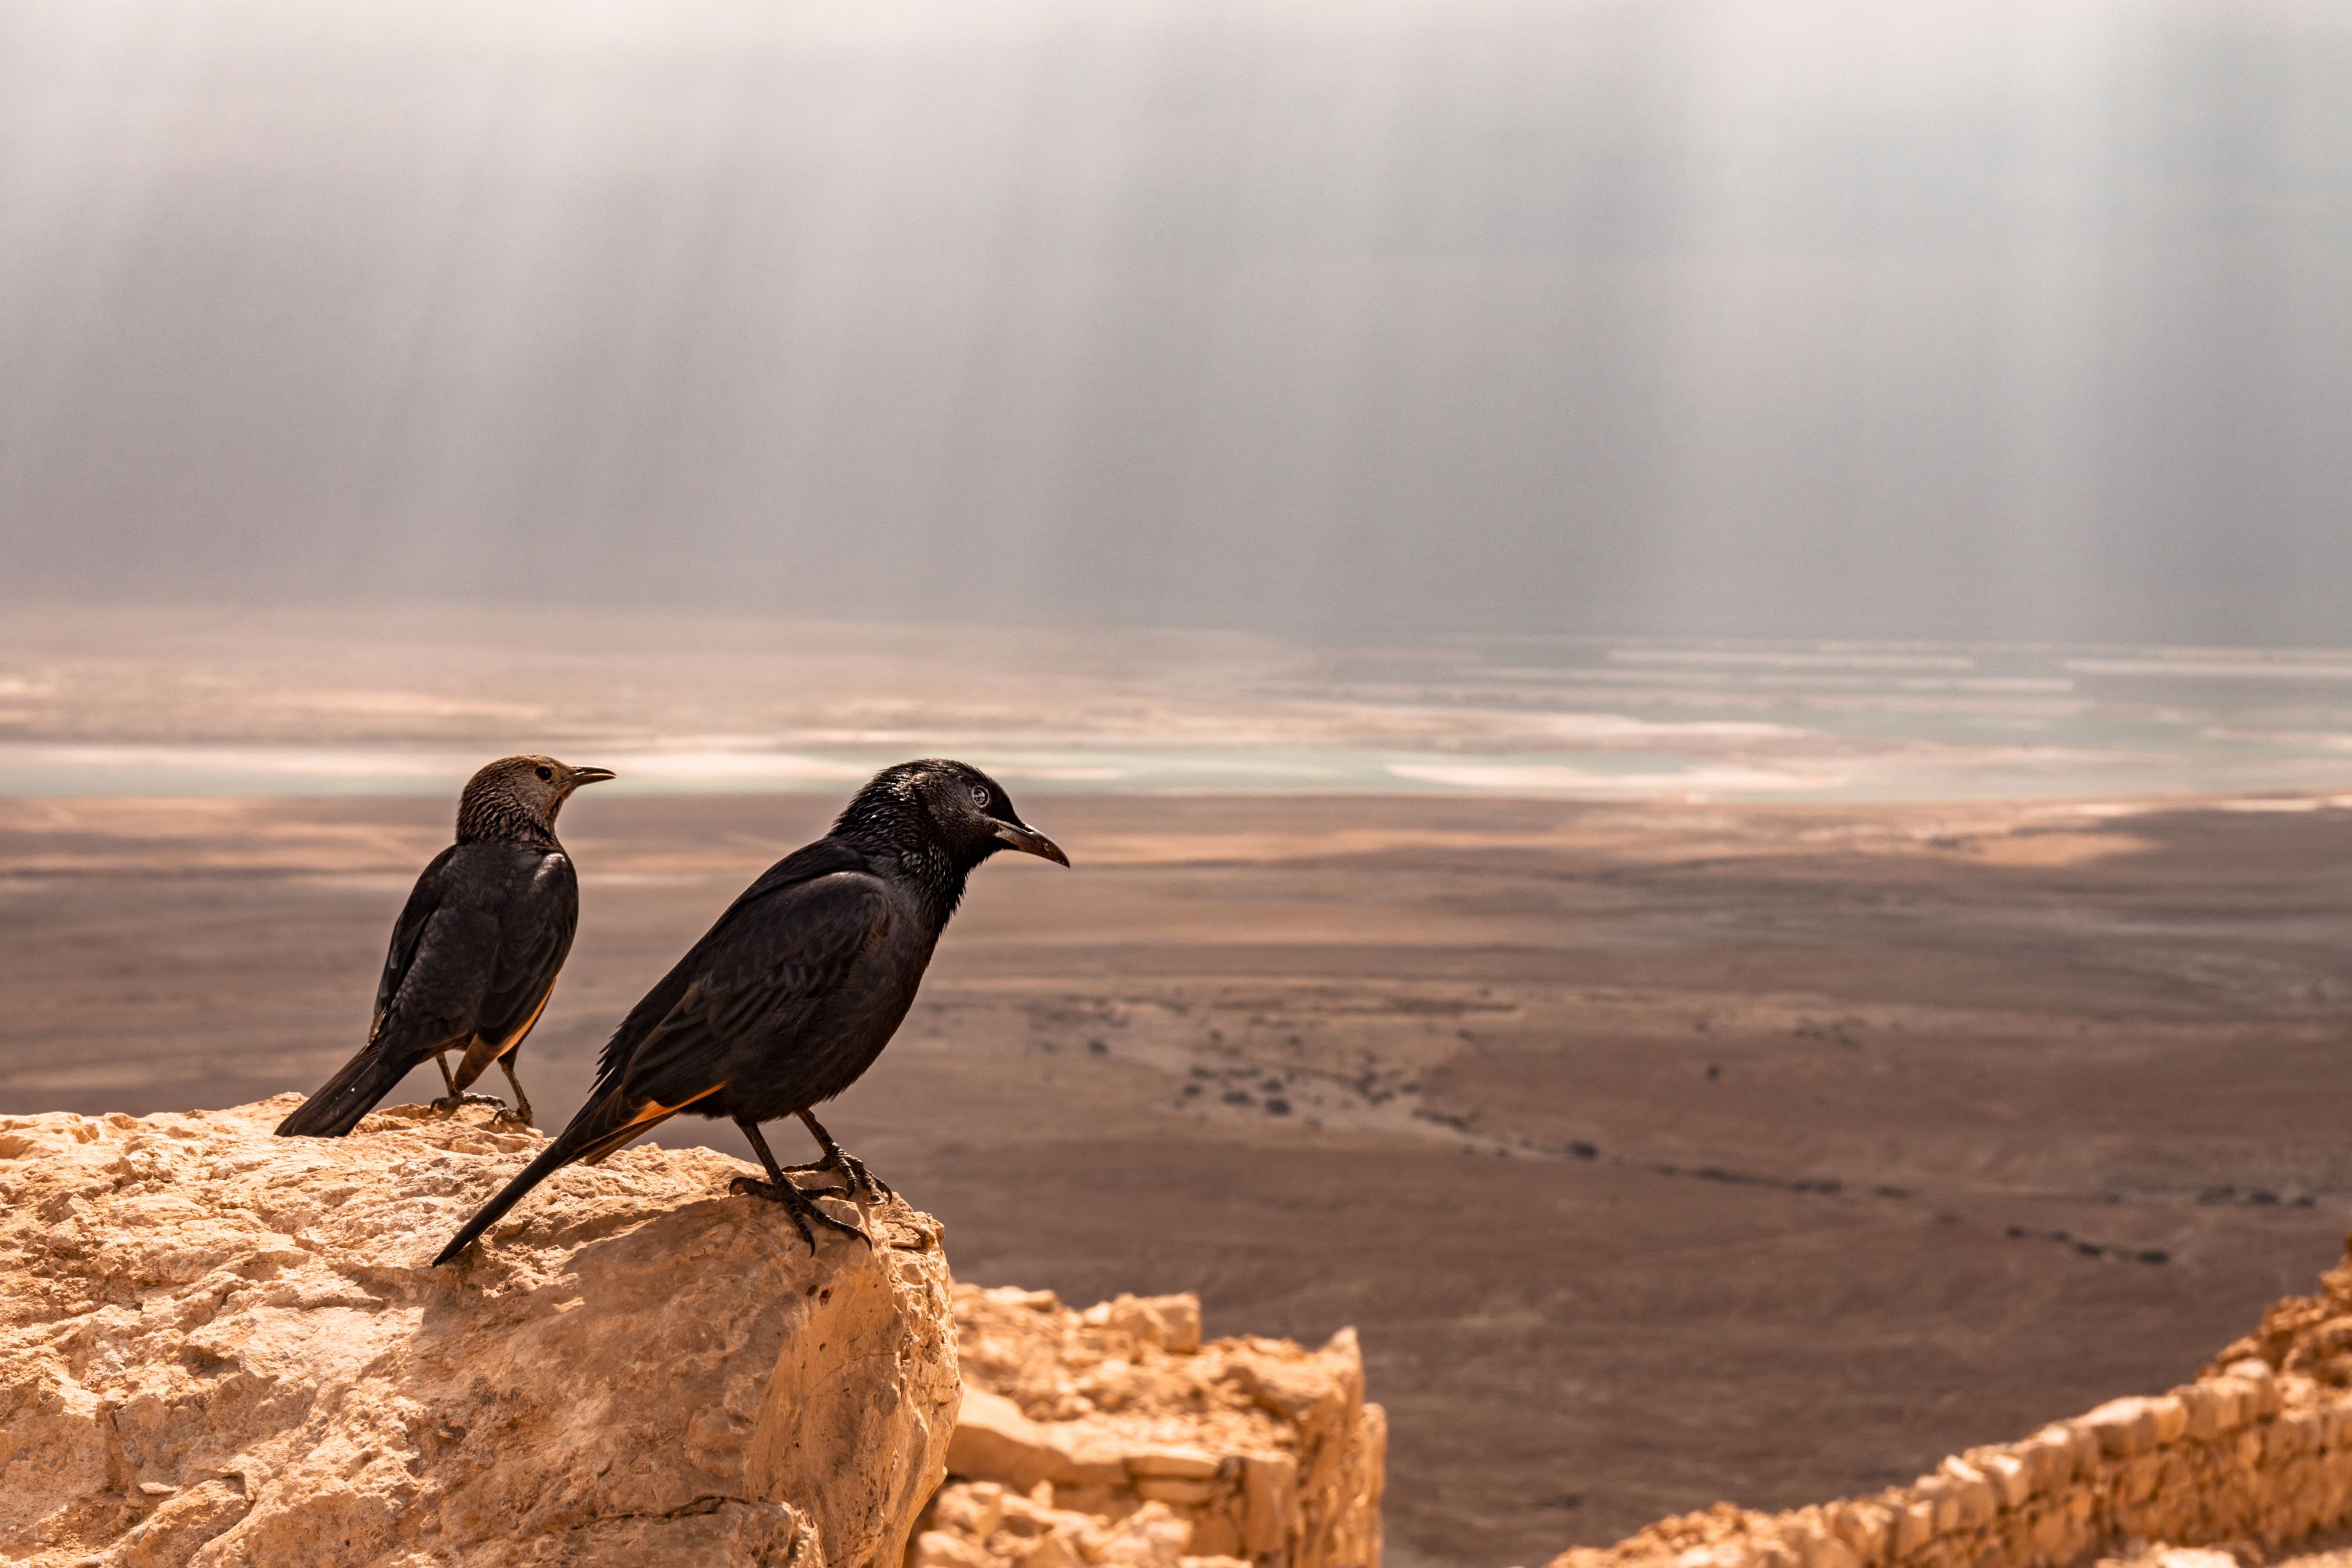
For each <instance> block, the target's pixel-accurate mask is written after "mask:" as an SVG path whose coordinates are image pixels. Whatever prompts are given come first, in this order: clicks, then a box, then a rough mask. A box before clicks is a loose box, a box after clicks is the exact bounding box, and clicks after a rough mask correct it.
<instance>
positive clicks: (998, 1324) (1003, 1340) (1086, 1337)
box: [908, 1286, 1387, 1568]
mask: <svg viewBox="0 0 2352 1568" xmlns="http://www.w3.org/2000/svg"><path fill="white" fill-rule="evenodd" d="M955 1312H956V1327H957V1332H958V1336H959V1342H960V1356H961V1363H962V1367H963V1375H964V1380H965V1393H964V1402H963V1406H962V1411H961V1415H960V1417H959V1419H958V1421H957V1425H956V1433H955V1440H954V1443H953V1445H952V1446H951V1447H950V1449H949V1453H948V1470H949V1473H950V1477H951V1479H950V1482H949V1484H948V1485H947V1487H945V1488H944V1489H942V1490H941V1491H940V1495H939V1497H938V1498H937V1499H936V1500H934V1501H933V1503H932V1505H931V1507H930V1509H929V1511H928V1513H927V1514H926V1516H925V1519H924V1523H923V1533H921V1534H920V1535H919V1537H918V1539H917V1541H916V1543H915V1546H914V1548H913V1550H912V1551H911V1552H909V1554H908V1564H909V1568H1007V1565H1011V1564H1020V1565H1022V1568H1088V1565H1103V1564H1116V1565H1125V1568H1219V1564H1231V1563H1235V1562H1237V1561H1238V1562H1243V1563H1256V1564H1260V1565H1261V1568H1275V1565H1280V1568H1376V1565H1377V1564H1378V1563H1379V1562H1380V1552H1381V1533H1380V1500H1381V1475H1382V1465H1383V1461H1384V1457H1385V1450H1386V1446H1387V1428H1386V1422H1385V1417H1384V1416H1383V1415H1382V1413H1381V1407H1380V1406H1379V1405H1367V1404H1365V1403H1364V1370H1363V1360H1362V1357H1361V1356H1360V1354H1359V1353H1358V1352H1357V1349H1356V1340H1355V1335H1354V1334H1353V1332H1351V1331H1344V1330H1343V1331H1341V1332H1340V1333H1339V1334H1338V1335H1336V1336H1334V1337H1333V1338H1332V1340H1331V1342H1329V1343H1328V1344H1326V1345H1325V1346H1323V1347H1322V1348H1321V1349H1320V1350H1315V1351H1309V1350H1305V1349H1302V1348H1301V1347H1299V1346H1297V1345H1295V1344H1291V1343H1289V1342H1286V1341H1281V1340H1267V1339H1233V1340H1219V1341H1217V1342H1213V1343H1211V1344H1207V1345H1203V1344H1202V1342H1201V1307H1200V1302H1199V1300H1198V1299H1197V1298H1194V1297H1191V1296H1163V1297H1154V1298H1141V1299H1139V1298H1137V1297H1132V1296H1122V1297H1120V1298H1119V1299H1118V1300H1116V1301H1108V1302H1104V1303H1102V1304H1100V1305H1098V1306H1096V1307H1092V1308H1089V1309H1088V1310H1086V1311H1085V1312H1082V1313H1081V1312H1076V1311H1072V1310H1069V1309H1068V1308H1066V1307H1065V1306H1063V1305H1062V1303H1061V1302H1060V1301H1059V1300H1057V1299H1056V1298H1055V1296H1054V1295H1053V1293H1052V1292H1050V1291H1031V1290H1018V1289H998V1290H981V1289H973V1288H971V1287H969V1286H959V1287H957V1289H956V1297H955Z"/></svg>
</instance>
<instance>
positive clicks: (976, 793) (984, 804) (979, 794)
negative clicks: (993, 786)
mask: <svg viewBox="0 0 2352 1568" xmlns="http://www.w3.org/2000/svg"><path fill="white" fill-rule="evenodd" d="M971 798H972V802H973V804H974V805H978V806H979V807H980V808H981V809H982V811H986V810H987V809H988V786H987V785H986V784H974V785H972V786H971Z"/></svg>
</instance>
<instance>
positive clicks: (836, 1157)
mask: <svg viewBox="0 0 2352 1568" xmlns="http://www.w3.org/2000/svg"><path fill="white" fill-rule="evenodd" d="M800 1118H801V1122H802V1124H803V1126H805V1127H806V1128H807V1129H808V1130H809V1135H810V1136H811V1137H813V1138H814V1139H815V1140H816V1142H817V1147H819V1148H821V1149H823V1150H824V1159H822V1160H812V1161H810V1162H809V1163H807V1164H805V1165H787V1166H785V1167H784V1169H786V1170H788V1171H838V1172H839V1173H841V1179H842V1180H843V1181H845V1182H846V1183H848V1185H847V1186H846V1187H844V1188H843V1189H842V1190H843V1191H844V1192H845V1193H848V1194H852V1195H853V1196H854V1195H855V1194H859V1193H863V1194H866V1196H867V1197H869V1198H875V1199H881V1198H894V1197H897V1196H898V1194H896V1193H894V1192H892V1191H891V1190H890V1184H889V1183H887V1182H886V1181H884V1180H883V1179H882V1178H881V1177H879V1176H877V1175H876V1174H875V1173H873V1172H871V1171H869V1170H867V1169H866V1162H865V1161H863V1160H861V1159H859V1158H858V1157H857V1156H856V1155H855V1154H852V1153H851V1152H849V1151H848V1150H846V1149H844V1148H843V1147H842V1146H841V1145H840V1144H838V1143H836V1142H834V1141H833V1134H832V1133H830V1132H827V1131H825V1130H824V1125H823V1124H822V1123H820V1122H819V1121H817V1119H816V1118H815V1116H814V1115H812V1114H811V1113H810V1112H808V1111H805V1110H803V1111H802V1112H801V1113H800Z"/></svg>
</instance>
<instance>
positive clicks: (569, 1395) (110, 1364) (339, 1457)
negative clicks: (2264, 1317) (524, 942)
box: [0, 1096, 957, 1568]
mask: <svg viewBox="0 0 2352 1568" xmlns="http://www.w3.org/2000/svg"><path fill="white" fill-rule="evenodd" d="M295 1103H297V1100H296V1099H295V1097H293V1096H281V1097H279V1098H278V1099H277V1100H265V1101H263V1102H261V1103H260V1104H257V1105H250V1106H243V1107H239V1108H236V1109H234V1110H216V1111H205V1112H193V1113H188V1114H182V1115H160V1116H152V1117H145V1118H140V1119H132V1118H131V1117H127V1116H107V1117H102V1118H88V1117H81V1116H74V1115H62V1114H61V1115H49V1116H33V1117H12V1118H0V1562H6V1563H25V1564H35V1565H40V1568H51V1565H62V1564H67V1563H76V1564H80V1563H89V1564H109V1565H112V1564H121V1565H123V1568H231V1565H236V1564H256V1565H267V1568H288V1565H294V1564H301V1565H304V1568H345V1565H350V1568H359V1565H362V1564H365V1565H369V1568H460V1565H463V1568H494V1565H497V1568H503V1565H508V1564H524V1563H543V1564H557V1563H562V1564H601V1563H614V1564H623V1563H625V1564H630V1565H632V1568H664V1565H667V1564H679V1565H681V1568H682V1565H685V1564H693V1565H695V1568H715V1565H721V1564H736V1563H745V1564H749V1563H778V1564H782V1563H793V1564H795V1565H796V1568H823V1565H824V1564H826V1563H830V1564H832V1565H834V1568H865V1565H870V1564H896V1563H898V1561H899V1559H900V1556H901V1553H902V1552H903V1551H904V1548H905V1543H906V1541H907V1538H908V1531H909V1528H910V1526H911V1524H912V1523H913V1521H914V1520H915V1517H916V1515H917V1513H918V1511H919V1510H920V1509H921V1508H922V1507H923V1505H924V1503H925V1502H926V1500H928V1499H929V1497H930V1495H931V1493H932V1491H933V1489H934V1488H935V1486H936V1485H937V1483H938V1481H939V1479H940V1475H941V1474H942V1468H943V1465H944V1461H945V1458H946V1452H947V1447H948V1440H949V1436H950V1428H951V1425H952V1419H953V1415H954V1413H955V1409H956V1405H957V1381H956V1367H955V1351H954V1343H953V1332H952V1320H951V1318H950V1299H949V1284H948V1277H947V1266H946V1263H945V1260H944V1258H942V1256H941V1254H940V1247H939V1231H938V1227H937V1226H936V1225H935V1224H934V1223H933V1222H932V1221H931V1220H929V1218H928V1217H927V1216H925V1215H920V1214H918V1213H916V1212H915V1211H913V1210H911V1209H908V1208H906V1207H905V1206H903V1205H896V1204H894V1205H888V1206H887V1207H877V1208H874V1209H871V1210H869V1211H868V1213H867V1216H866V1218H867V1224H868V1225H869V1226H870V1227H871V1228H872V1229H873V1231H874V1234H875V1237H876V1239H877V1242H879V1243H881V1244H882V1245H880V1246H879V1247H877V1248H876V1249H875V1250H873V1251H872V1252H869V1251H868V1250H867V1249H866V1247H864V1246H862V1245H860V1244H858V1243H856V1242H855V1241H851V1240H848V1239H847V1238H834V1237H827V1238H825V1239H824V1240H822V1241H821V1242H820V1249H819V1251H818V1253H817V1255H816V1256H815V1257H814V1258H812V1257H811V1256H810V1254H809V1252H808V1250H807V1249H806V1248H805V1247H803V1245H802V1243H801V1240H800V1238H799V1237H798V1236H797V1235H796V1234H795V1233H794V1232H793V1228H792V1226H790V1225H789V1224H788V1223H787V1222H786V1221H785V1219H784V1216H783V1215H782V1214H781V1213H779V1212H778V1211H776V1210H775V1209H773V1208H772V1207H771V1206H769V1205H764V1204H761V1203H759V1202H757V1201H756V1200H751V1199H746V1198H741V1197H733V1196H730V1195H729V1194H728V1193H727V1191H726V1187H727V1182H728V1180H729V1178H730V1177H731V1176H733V1175H736V1174H739V1173H743V1172H745V1171H746V1170H748V1169H749V1167H747V1166H745V1165H743V1164H742V1163H740V1162H737V1161H734V1160H730V1159H729V1158H727V1157H726V1156H724V1155H721V1154H718V1153H715V1152H709V1151H702V1150H693V1151H672V1150H664V1149H657V1148H652V1147H646V1146H640V1147H637V1148H633V1149H629V1150H625V1151H623V1152H620V1153H618V1154H615V1155H614V1157H613V1158H612V1159H611V1160H609V1161H607V1162H606V1163H604V1165H601V1166H597V1167H593V1168H583V1167H573V1168H572V1169H569V1170H566V1171H563V1172H560V1173H557V1174H556V1175H555V1176H553V1177H552V1178H551V1179H550V1180H549V1181H548V1182H547V1183H545V1184H543V1185H542V1186H541V1188H540V1189H539V1190H538V1191H537V1192H535V1193H534V1194H532V1195H531V1196H530V1198H529V1199H528V1200H526V1202H525V1203H524V1204H523V1205H521V1206H520V1208H519V1209H517V1210H516V1212H515V1214H514V1215H511V1216H509V1219H508V1220H507V1221H506V1222H504V1223H503V1224H501V1225H500V1226H498V1227H497V1228H496V1229H495V1230H494V1231H492V1233H491V1234H490V1236H489V1237H487V1238H485V1242H484V1244H483V1246H482V1247H478V1248H477V1249H476V1250H475V1251H474V1252H472V1253H470V1254H469V1255H468V1256H467V1258H464V1259H461V1260H460V1261H459V1262H458V1263H457V1264H456V1265H453V1266H451V1267H449V1268H442V1269H434V1268H429V1267H428V1264H429V1262H430V1260H431V1258H432V1257H433V1255H434V1253H435V1251H436V1250H437V1248H438V1247H440V1245H441V1243H442V1241H443V1240H444V1239H446V1237H447V1236H448V1234H449V1233H450V1231H451V1230H453V1229H454V1228H455V1227H456V1226H457V1224H458V1223H459V1222H460V1221H461V1220H462V1219H463V1218H464V1217H465V1216H466V1215H467V1214H468V1213H470V1212H471V1211H472V1210H473V1208H474V1207H475V1206H476V1205H478V1203H479V1202H480V1201H481V1200H482V1199H483V1198H485V1197H487V1196H488V1194H490V1193H491V1192H492V1191H494V1190H495V1189H496V1188H497V1187H498V1186H499V1184H501V1183H503V1182H504V1181H505V1179H506V1178H507V1177H508V1176H509V1175H510V1174H511V1173H513V1172H515V1171H516V1170H518V1169H520V1167H521V1165H522V1164H523V1163H525V1161H526V1160H527V1158H528V1157H529V1155H530V1152H532V1151H533V1150H535V1149H536V1148H537V1147H538V1146H539V1143H540V1142H541V1140H540V1138H539V1137H538V1135H537V1134H535V1133H530V1132H520V1131H502V1130H499V1129H495V1128H493V1127H491V1126H490V1125H489V1124H488V1121H487V1120H486V1118H485V1117H484V1115H483V1113H481V1112H480V1111H478V1110H467V1111H466V1112H463V1113H461V1115H460V1116H459V1117H457V1119H454V1120H452V1121H436V1120H433V1119H431V1118H429V1117H428V1116H427V1115H426V1114H425V1113H424V1112H422V1111H421V1110H418V1109H417V1108H415V1107H403V1108H395V1109H394V1110H388V1111H383V1112H379V1113H378V1114H376V1115H374V1116H372V1117H370V1118H369V1119H368V1121H365V1122H363V1123H362V1126H361V1129H360V1131H358V1132H356V1133H354V1134H353V1135H352V1137H350V1138H348V1139H340V1140H317V1139H279V1138H273V1137H271V1136H270V1135H269V1134H270V1129H271V1128H272V1127H273V1126H274V1125H275V1124H276V1123H277V1122H278V1120H279V1119H280V1118H281V1117H282V1116H283V1115H284V1114H285V1113H286V1111H287V1110H289V1108H290V1107H291V1106H292V1105H294V1104H295ZM835 1206H836V1212H842V1211H841V1210H840V1209H839V1205H835Z"/></svg>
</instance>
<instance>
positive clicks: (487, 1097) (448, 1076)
mask: <svg viewBox="0 0 2352 1568" xmlns="http://www.w3.org/2000/svg"><path fill="white" fill-rule="evenodd" d="M433 1059H434V1060H435V1061H436V1062H439V1063H440V1064H441V1081H442V1082H443V1083H446V1084H447V1085H448V1086H449V1092H448V1093H447V1094H445V1095H443V1096H442V1097H441V1098H440V1099H438V1100H435V1101H434V1102H433V1109H434V1110H437V1111H439V1112H440V1113H441V1114H442V1115H444V1116H455V1115H457V1112H458V1110H459V1109H460V1108H462V1107H464V1106H468V1105H491V1106H496V1107H497V1108H498V1112H499V1115H500V1116H504V1115H506V1114H507V1102H506V1101H505V1100H500V1099H499V1097H498V1096H497V1095H495V1094H467V1093H466V1092H464V1091H463V1090H461V1089H458V1087H457V1074H455V1073H453V1072H451V1071H450V1070H449V1053H448V1052H446V1051H442V1052H440V1053H438V1054H437V1055H436V1056H435V1057H434V1058H433ZM457 1065H458V1066H459V1067H463V1066H465V1065H466V1064H465V1063H463V1062H459V1063H458V1064H457ZM507 1078H508V1079H509V1081H511V1080H512V1079H513V1078H514V1068H507ZM515 1098H516V1099H518V1100H520V1099H521V1098H522V1085H520V1084H519V1083H518V1084H516V1085H515ZM523 1120H524V1121H530V1107H529V1106H525V1107H524V1108H523Z"/></svg>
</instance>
